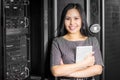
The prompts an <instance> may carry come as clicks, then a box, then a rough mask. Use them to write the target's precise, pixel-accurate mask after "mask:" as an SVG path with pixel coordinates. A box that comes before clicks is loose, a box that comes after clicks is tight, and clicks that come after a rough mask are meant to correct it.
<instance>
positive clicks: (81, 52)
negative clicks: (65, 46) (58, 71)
mask: <svg viewBox="0 0 120 80" xmlns="http://www.w3.org/2000/svg"><path fill="white" fill-rule="evenodd" d="M91 52H92V46H77V47H76V62H79V61H82V60H83V59H84V58H85V57H86V56H87V55H88V54H90V53H91Z"/></svg>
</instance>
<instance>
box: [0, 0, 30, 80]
mask: <svg viewBox="0 0 120 80" xmlns="http://www.w3.org/2000/svg"><path fill="white" fill-rule="evenodd" d="M28 5H29V1H28V0H2V10H1V11H2V16H3V18H2V24H3V25H2V26H1V27H2V31H3V33H2V41H3V42H2V43H3V45H2V46H3V56H4V59H3V60H4V61H3V65H4V71H3V73H4V79H2V80H25V79H27V78H29V71H30V25H29V15H28Z"/></svg>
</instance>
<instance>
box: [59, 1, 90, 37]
mask: <svg viewBox="0 0 120 80" xmlns="http://www.w3.org/2000/svg"><path fill="white" fill-rule="evenodd" d="M73 8H74V9H77V10H78V11H79V13H80V16H81V19H82V27H81V29H80V32H81V34H82V35H84V36H91V33H90V31H89V27H88V25H87V21H86V16H85V12H84V10H83V8H82V6H81V5H80V4H78V3H69V4H68V5H67V6H66V7H65V8H64V9H63V11H62V15H61V20H60V24H59V26H58V28H57V32H58V35H57V36H63V35H65V34H66V33H67V30H66V29H65V26H64V20H65V16H66V13H67V11H68V10H70V9H73Z"/></svg>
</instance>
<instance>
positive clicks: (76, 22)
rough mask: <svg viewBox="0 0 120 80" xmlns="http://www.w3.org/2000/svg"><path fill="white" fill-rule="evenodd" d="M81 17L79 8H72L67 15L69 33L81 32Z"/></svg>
mask: <svg viewBox="0 0 120 80" xmlns="http://www.w3.org/2000/svg"><path fill="white" fill-rule="evenodd" d="M81 23H82V21H81V17H80V13H79V11H78V10H77V9H70V10H68V11H67V13H66V16H65V22H64V24H65V28H66V30H67V31H68V33H80V28H81Z"/></svg>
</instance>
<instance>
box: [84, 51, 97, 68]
mask: <svg viewBox="0 0 120 80" xmlns="http://www.w3.org/2000/svg"><path fill="white" fill-rule="evenodd" d="M94 63H95V57H94V52H92V53H91V54H88V55H87V56H86V57H85V59H84V60H83V64H84V66H86V67H89V66H93V65H94Z"/></svg>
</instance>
